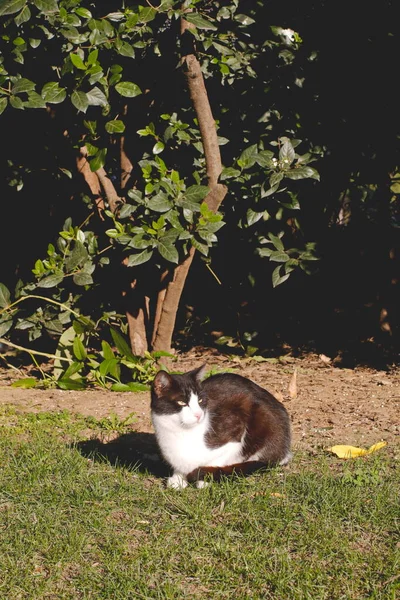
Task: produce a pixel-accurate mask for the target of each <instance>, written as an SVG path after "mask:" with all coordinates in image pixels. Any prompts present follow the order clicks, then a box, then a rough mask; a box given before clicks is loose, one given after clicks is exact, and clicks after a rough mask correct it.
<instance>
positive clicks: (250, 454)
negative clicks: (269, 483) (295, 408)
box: [151, 365, 292, 489]
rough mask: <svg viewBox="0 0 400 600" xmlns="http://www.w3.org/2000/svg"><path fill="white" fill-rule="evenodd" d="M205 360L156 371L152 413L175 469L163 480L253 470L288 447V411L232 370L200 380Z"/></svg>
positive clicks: (200, 481) (182, 482)
mask: <svg viewBox="0 0 400 600" xmlns="http://www.w3.org/2000/svg"><path fill="white" fill-rule="evenodd" d="M206 368H207V367H206V365H203V366H202V367H199V368H198V369H194V370H193V371H189V372H188V373H184V374H182V375H171V374H169V373H167V372H166V371H164V370H161V371H159V372H158V373H157V375H156V376H155V378H154V381H153V383H152V386H151V417H152V421H153V426H154V430H155V433H156V438H157V442H158V445H159V448H160V451H161V453H162V455H163V457H164V459H165V460H166V462H167V463H169V464H170V465H171V467H172V469H173V475H172V476H171V477H169V478H168V480H167V486H168V487H171V488H177V489H180V488H185V487H186V486H187V485H188V483H196V486H197V487H199V488H201V487H204V486H205V485H206V482H205V481H204V479H205V477H206V476H207V475H209V476H210V477H211V478H213V479H215V480H218V479H220V477H221V475H224V474H227V475H228V474H231V473H233V472H235V473H243V474H244V473H246V474H247V473H251V472H254V471H255V470H258V469H260V468H263V467H264V468H265V467H267V466H273V465H285V464H287V463H288V462H289V460H290V459H291V457H292V454H291V452H290V445H291V428H290V419H289V415H288V413H287V411H286V409H285V407H284V406H283V404H281V402H279V401H278V400H277V399H276V398H275V397H274V396H273V395H272V394H270V393H269V392H267V390H265V389H263V388H262V387H260V386H258V385H257V384H255V383H253V382H252V381H250V379H246V378H245V377H242V376H241V375H237V374H233V373H221V374H218V375H212V376H211V377H209V378H207V379H205V380H203V378H204V375H205V371H206Z"/></svg>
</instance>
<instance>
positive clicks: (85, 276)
mask: <svg viewBox="0 0 400 600" xmlns="http://www.w3.org/2000/svg"><path fill="white" fill-rule="evenodd" d="M72 280H73V282H74V283H75V284H76V285H90V284H92V283H93V277H92V276H91V275H90V274H89V273H85V272H84V271H80V272H79V273H75V274H74V276H73V277H72Z"/></svg>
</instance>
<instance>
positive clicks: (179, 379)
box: [151, 365, 206, 427]
mask: <svg viewBox="0 0 400 600" xmlns="http://www.w3.org/2000/svg"><path fill="white" fill-rule="evenodd" d="M205 371H206V365H203V366H202V367H199V368H198V369H194V370H193V371H189V372H188V373H184V374H183V375H170V374H169V373H167V372H166V371H159V372H158V373H157V375H156V376H155V378H154V381H153V383H152V386H151V410H152V411H153V413H155V414H156V415H169V416H170V417H171V420H173V421H174V422H176V423H177V424H180V425H181V426H183V427H193V426H194V425H197V424H198V423H201V422H202V420H203V419H204V415H205V413H204V409H205V405H206V398H205V397H204V396H203V395H202V394H201V386H200V384H201V381H202V379H203V377H204V374H205Z"/></svg>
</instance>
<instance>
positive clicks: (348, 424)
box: [0, 348, 400, 454]
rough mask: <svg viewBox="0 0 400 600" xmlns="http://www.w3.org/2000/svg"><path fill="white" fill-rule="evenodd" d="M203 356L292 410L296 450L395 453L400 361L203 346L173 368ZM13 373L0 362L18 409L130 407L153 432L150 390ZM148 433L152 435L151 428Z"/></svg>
mask: <svg viewBox="0 0 400 600" xmlns="http://www.w3.org/2000/svg"><path fill="white" fill-rule="evenodd" d="M204 363H206V364H207V365H208V366H209V368H210V370H211V369H212V370H213V372H222V371H227V370H231V371H232V372H235V373H238V374H240V375H243V376H245V377H248V378H250V379H252V380H253V381H255V382H256V383H258V384H259V385H261V386H263V387H265V388H267V389H268V390H269V391H271V392H272V393H274V394H275V395H276V396H277V397H278V399H280V400H281V401H282V402H283V403H284V404H285V406H286V408H287V410H288V412H289V414H290V416H291V419H292V428H293V446H294V450H296V448H298V449H303V450H308V451H311V452H312V451H316V450H319V449H323V448H328V447H329V446H332V445H334V444H353V445H362V446H369V445H370V444H374V443H376V442H378V441H380V440H384V441H387V442H388V445H389V448H391V449H392V450H393V451H394V452H395V453H396V454H397V453H398V449H399V441H400V369H399V368H394V369H391V370H388V371H376V370H373V369H370V368H366V367H357V368H355V369H345V368H338V367H335V366H332V364H331V362H330V360H329V358H328V357H325V356H323V355H320V356H318V355H308V356H306V357H304V358H292V357H287V358H286V359H285V360H282V359H281V360H276V362H274V359H272V360H271V359H269V360H268V361H265V362H257V361H256V360H254V359H243V358H233V359H232V357H226V356H224V355H221V354H219V353H218V352H216V351H213V350H210V349H206V350H205V349H201V348H199V349H194V350H192V351H190V352H188V353H185V354H181V355H179V356H178V357H177V361H176V363H174V365H173V368H174V370H177V371H189V370H190V369H192V368H196V367H198V366H200V365H202V364H204ZM295 371H296V376H295V377H296V385H295V386H294V380H293V379H294V378H293V373H294V372H295ZM13 379H15V375H14V373H13V372H11V371H9V370H0V404H12V405H15V406H17V407H18V408H19V409H20V410H23V411H27V410H29V411H60V410H63V409H68V410H70V411H73V412H78V413H81V414H84V415H93V416H95V417H96V418H100V417H102V416H107V415H110V413H116V414H117V415H118V416H119V417H124V416H127V415H129V414H130V413H132V412H134V413H135V414H136V417H137V421H136V423H135V424H134V425H133V429H134V430H135V432H137V434H138V435H139V434H143V435H145V434H149V433H151V432H152V425H151V421H150V410H149V393H148V392H141V393H117V392H108V391H105V390H102V389H98V390H95V391H83V392H80V391H79V392H78V391H61V390H56V389H48V390H39V389H21V388H13V387H11V386H10V383H11V382H12V380H13ZM290 388H292V393H290ZM146 437H147V438H149V436H148V435H146ZM396 448H397V450H396Z"/></svg>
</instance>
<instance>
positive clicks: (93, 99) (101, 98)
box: [86, 87, 108, 106]
mask: <svg viewBox="0 0 400 600" xmlns="http://www.w3.org/2000/svg"><path fill="white" fill-rule="evenodd" d="M86 97H87V99H88V102H89V104H90V106H107V104H108V100H107V98H106V96H105V94H104V93H103V92H102V91H101V90H100V89H99V88H98V87H94V88H92V89H91V90H90V91H89V92H87V93H86Z"/></svg>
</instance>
